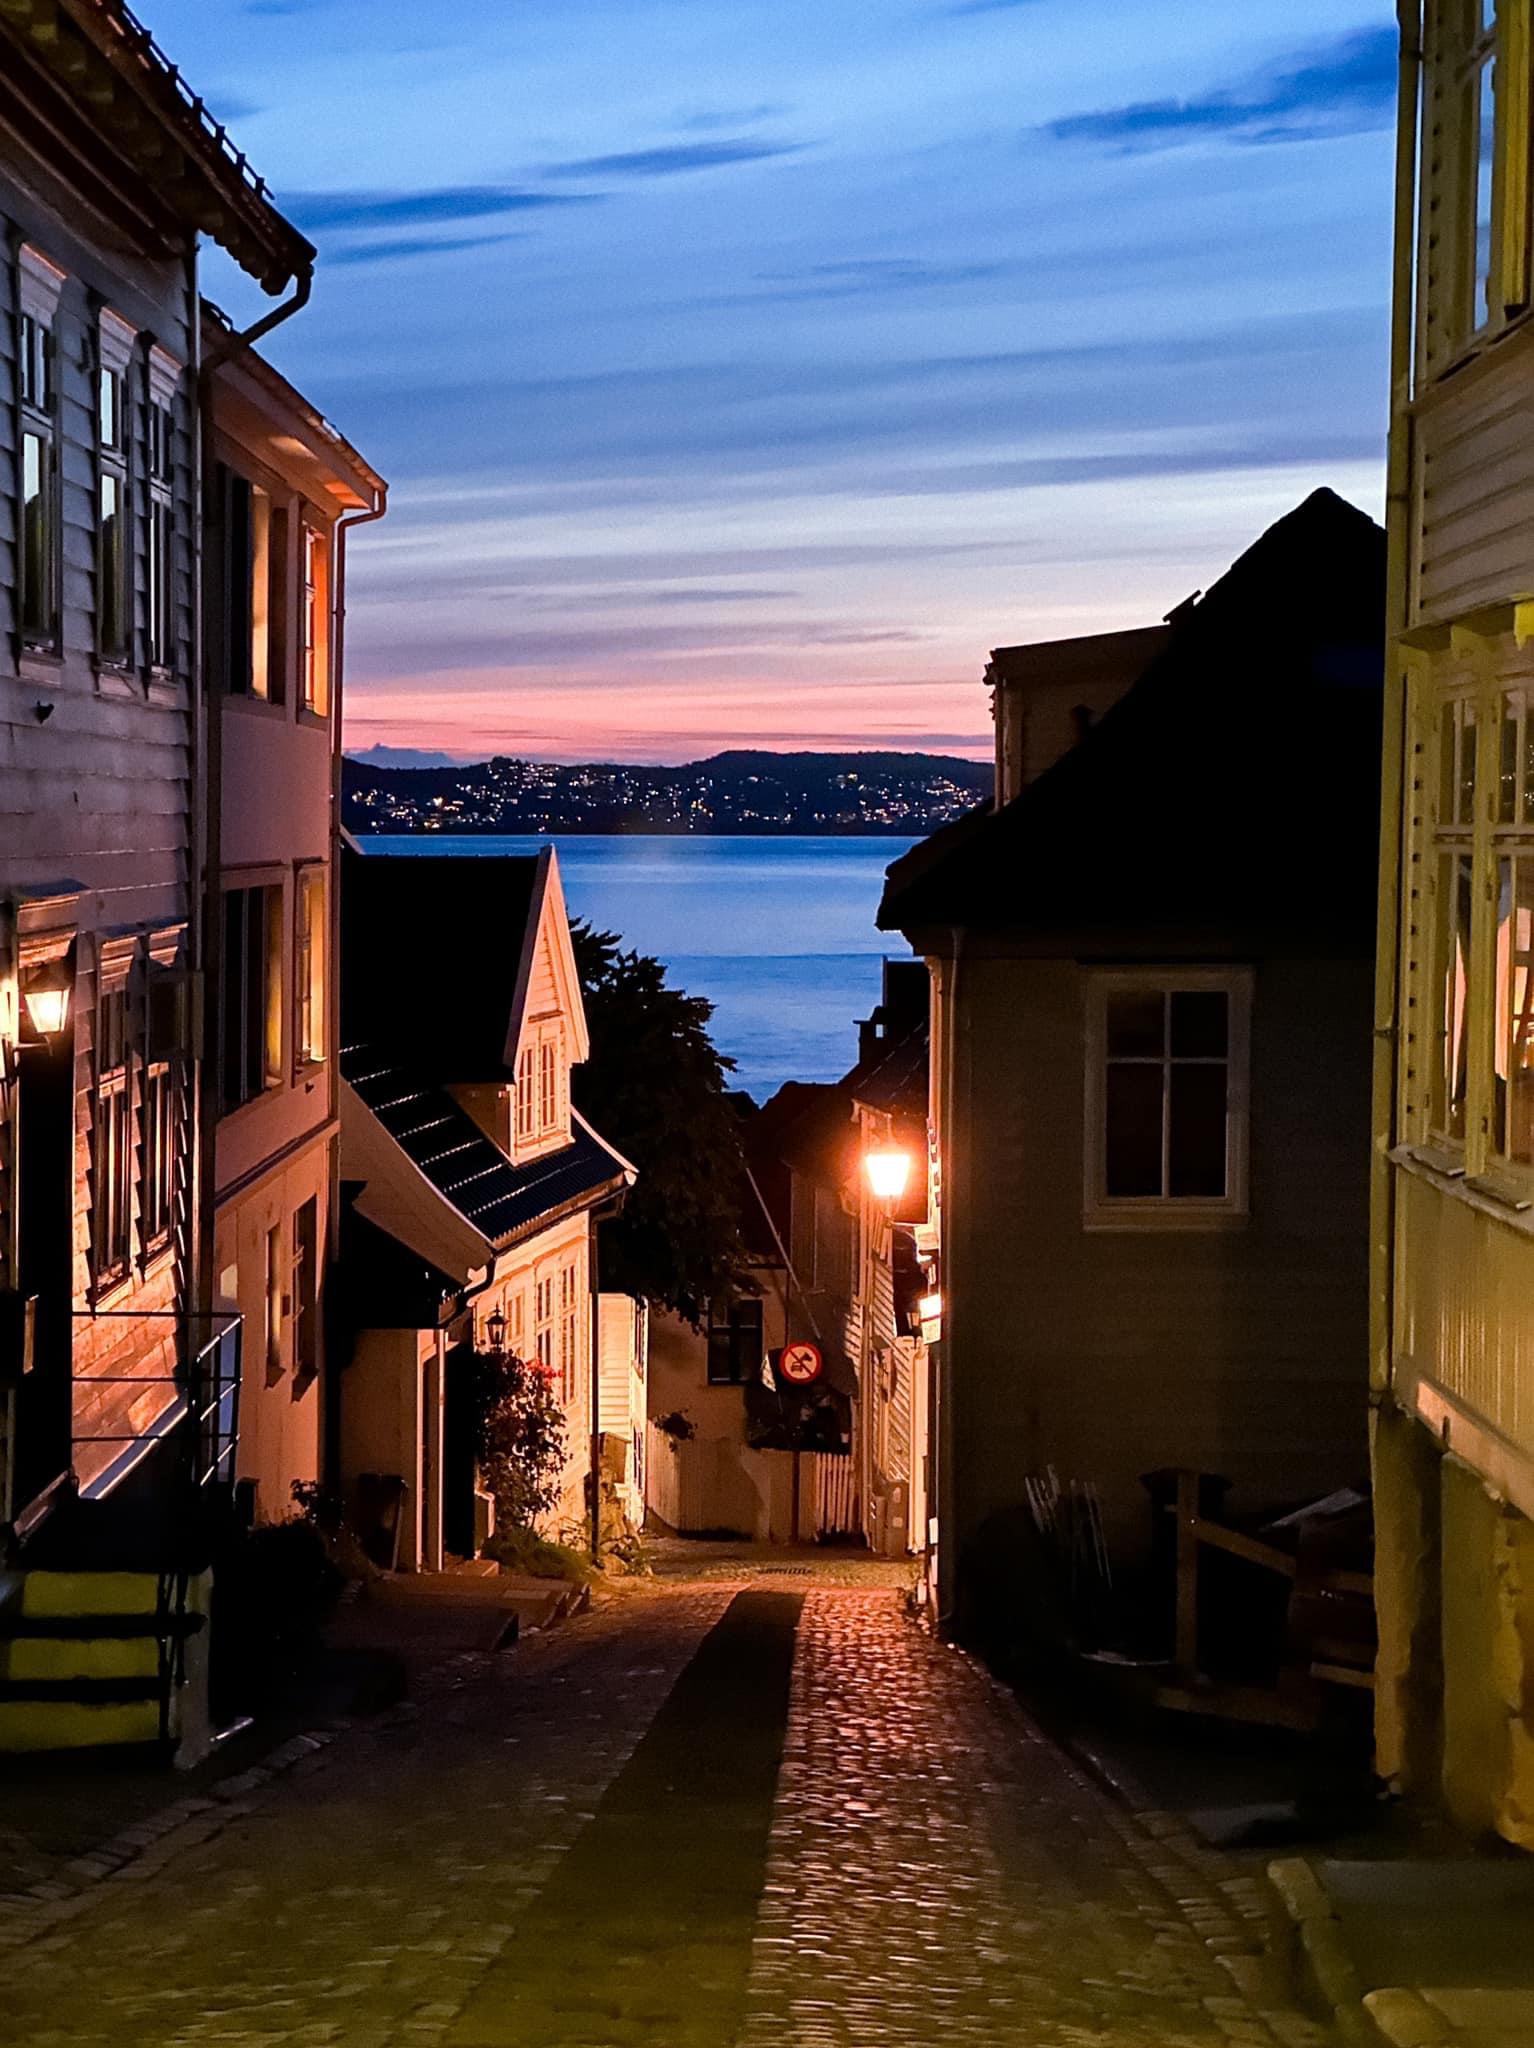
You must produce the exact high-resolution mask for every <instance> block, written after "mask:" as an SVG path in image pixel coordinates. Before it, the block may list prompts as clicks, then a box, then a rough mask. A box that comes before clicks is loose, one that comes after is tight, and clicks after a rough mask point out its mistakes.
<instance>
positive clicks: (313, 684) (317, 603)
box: [303, 526, 330, 718]
mask: <svg viewBox="0 0 1534 2048" xmlns="http://www.w3.org/2000/svg"><path fill="white" fill-rule="evenodd" d="M303 535H304V539H303V571H304V593H303V706H304V709H305V710H306V711H312V712H313V713H314V714H315V716H316V717H317V718H324V717H325V716H326V715H327V713H328V712H329V710H330V673H329V669H330V664H329V637H328V634H327V631H326V613H327V608H328V605H327V600H328V585H329V580H330V578H329V566H330V564H329V544H328V542H327V541H326V538H325V536H324V534H322V533H318V532H316V530H315V529H314V528H313V527H312V526H306V527H305V528H304V529H303Z"/></svg>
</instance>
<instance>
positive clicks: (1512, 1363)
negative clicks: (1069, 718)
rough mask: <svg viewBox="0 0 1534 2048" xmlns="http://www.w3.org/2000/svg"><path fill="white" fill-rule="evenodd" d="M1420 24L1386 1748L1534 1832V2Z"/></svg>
mask: <svg viewBox="0 0 1534 2048" xmlns="http://www.w3.org/2000/svg"><path fill="white" fill-rule="evenodd" d="M1401 22H1402V29H1403V39H1402V50H1401V86H1402V90H1401V96H1400V133H1399V159H1398V177H1397V186H1396V189H1397V192H1398V194H1399V195H1400V208H1399V213H1398V218H1397V224H1396V252H1395V312H1394V326H1393V353H1392V363H1391V399H1392V412H1391V448H1390V540H1391V579H1390V607H1389V609H1390V631H1391V636H1392V639H1391V657H1392V658H1391V669H1390V696H1389V700H1388V705H1387V715H1386V725H1385V749H1384V760H1385V775H1384V802H1385V812H1386V830H1385V833H1384V838H1383V847H1384V859H1383V866H1382V875H1381V896H1380V925H1381V940H1380V980H1379V988H1378V992H1377V997H1376V1013H1375V1034H1376V1044H1377V1048H1378V1058H1377V1068H1376V1093H1375V1130H1374V1137H1375V1148H1374V1170H1375V1182H1374V1200H1375V1212H1374V1245H1375V1263H1374V1271H1373V1282H1374V1285H1373V1290H1372V1293H1373V1302H1374V1309H1375V1323H1374V1329H1373V1333H1372V1343H1371V1347H1370V1349H1371V1367H1372V1371H1371V1385H1372V1399H1373V1404H1374V1473H1375V1502H1376V1520H1377V1531H1378V1544H1377V1566H1376V1591H1377V1603H1378V1612H1379V1630H1380V1653H1379V1661H1378V1667H1377V1673H1376V1701H1377V1724H1376V1725H1377V1738H1378V1767H1379V1769H1380V1771H1381V1773H1382V1775H1383V1776H1385V1777H1386V1778H1388V1779H1389V1780H1391V1781H1392V1782H1393V1783H1394V1784H1396V1785H1397V1786H1398V1787H1399V1788H1401V1789H1402V1790H1404V1791H1406V1792H1409V1793H1415V1794H1420V1795H1423V1796H1429V1797H1435V1798H1437V1797H1441V1798H1442V1799H1444V1800H1445V1801H1446V1802H1447V1805H1448V1808H1449V1810H1450V1812H1451V1813H1452V1814H1453V1816H1454V1817H1455V1818H1456V1819H1457V1820H1458V1821H1460V1822H1461V1823H1462V1824H1463V1825H1464V1826H1465V1827H1467V1828H1469V1829H1470V1830H1472V1831H1473V1832H1476V1833H1483V1832H1489V1831H1491V1830H1496V1831H1498V1832H1500V1833H1501V1834H1503V1835H1504V1836H1507V1837H1508V1838H1510V1839H1511V1840H1514V1841H1516V1842H1519V1843H1521V1844H1522V1845H1523V1846H1525V1847H1534V650H1531V646H1530V642H1531V640H1534V425H1531V412H1530V398H1531V395H1534V283H1531V261H1534V251H1531V237H1534V230H1531V219H1530V187H1531V175H1534V137H1531V132H1530V95H1531V82H1534V81H1531V66H1534V58H1531V54H1530V52H1531V44H1530V36H1531V21H1530V8H1529V5H1528V0H1477V4H1476V5H1474V6H1469V5H1462V4H1458V0H1456V4H1452V5H1451V4H1449V0H1423V4H1403V6H1402V8H1401Z"/></svg>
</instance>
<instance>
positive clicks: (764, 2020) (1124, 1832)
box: [0, 1576, 1321, 2048]
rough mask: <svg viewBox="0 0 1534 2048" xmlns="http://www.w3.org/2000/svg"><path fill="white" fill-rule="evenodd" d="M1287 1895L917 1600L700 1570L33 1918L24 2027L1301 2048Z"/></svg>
mask: <svg viewBox="0 0 1534 2048" xmlns="http://www.w3.org/2000/svg"><path fill="white" fill-rule="evenodd" d="M1265 1911H1266V1909H1265V1907H1264V1904H1263V1902H1262V1900H1261V1898H1260V1897H1259V1896H1258V1894H1257V1892H1256V1888H1255V1886H1254V1884H1253V1883H1252V1882H1251V1880H1249V1879H1246V1878H1243V1877H1240V1876H1238V1875H1235V1874H1232V1873H1230V1872H1229V1871H1227V1870H1226V1869H1225V1868H1224V1867H1223V1866H1221V1865H1220V1864H1219V1863H1218V1862H1216V1861H1215V1860H1214V1859H1211V1858H1209V1857H1208V1856H1207V1855H1206V1856H1200V1854H1199V1853H1198V1852H1197V1851H1195V1850H1194V1849H1193V1848H1192V1845H1191V1844H1190V1843H1188V1842H1186V1841H1184V1840H1182V1839H1181V1838H1180V1837H1178V1835H1177V1833H1176V1830H1175V1829H1174V1828H1173V1827H1172V1824H1171V1823H1170V1822H1168V1821H1165V1820H1163V1819H1161V1818H1159V1817H1157V1816H1141V1817H1132V1816H1130V1815H1128V1814H1126V1813H1124V1812H1123V1811H1121V1810H1120V1809H1119V1808H1118V1807H1117V1806H1116V1805H1115V1804H1114V1803H1113V1802H1112V1801H1111V1800H1110V1799H1109V1798H1108V1797H1107V1796H1106V1795H1105V1794H1103V1793H1101V1792H1100V1791H1099V1790H1098V1789H1097V1788H1096V1786H1095V1785H1093V1784H1092V1783H1090V1782H1089V1781H1087V1780H1085V1779H1083V1778H1082V1777H1081V1776H1080V1775H1079V1774H1078V1773H1077V1771H1076V1770H1075V1768H1074V1767H1073V1766H1072V1765H1071V1764H1070V1763H1069V1762H1068V1761H1067V1760H1066V1759H1065V1758H1064V1757H1062V1755H1061V1754H1060V1753H1059V1751H1058V1750H1056V1749H1055V1748H1054V1747H1053V1746H1052V1745H1051V1744H1049V1743H1047V1742H1045V1741H1044V1740H1043V1739H1041V1738H1040V1737H1039V1736H1038V1735H1037V1733H1036V1732H1035V1731H1034V1730H1033V1729H1032V1728H1031V1727H1030V1726H1029V1725H1028V1723H1027V1722H1026V1720H1025V1719H1024V1718H1023V1717H1022V1716H1021V1715H1020V1714H1019V1713H1018V1712H1017V1710H1016V1709H1015V1707H1014V1706H1013V1704H1012V1703H1011V1701H1010V1699H1009V1698H1008V1697H1007V1696H1006V1695H1005V1694H1003V1693H1002V1692H1001V1691H1000V1690H999V1689H998V1688H996V1687H995V1686H993V1684H992V1683H991V1682H990V1680H989V1679H988V1678H987V1677H986V1676H985V1675H984V1673H983V1672H981V1671H979V1670H978V1669H977V1668H976V1667H975V1666H973V1665H972V1664H971V1663H970V1662H969V1661H968V1660H967V1659H965V1658H963V1657H962V1656H960V1655H958V1654H956V1653H955V1652H953V1651H951V1650H949V1649H946V1648H944V1647H942V1646H941V1645H939V1644H937V1643H935V1642H933V1641H932V1640H931V1639H930V1638H929V1637H928V1636H926V1635H925V1634H923V1633H922V1632H921V1631H920V1630H919V1629H917V1628H916V1627H915V1626H914V1625H913V1624H912V1623H911V1622H910V1621H909V1620H908V1619H907V1618H906V1616H905V1613H904V1611H903V1607H902V1604H901V1601H900V1598H899V1595H898V1594H897V1593H896V1592H894V1591H891V1590H889V1589H888V1588H887V1587H872V1588H863V1587H838V1586H828V1585H824V1584H821V1583H818V1582H816V1581H815V1580H814V1579H813V1578H806V1579H804V1580H802V1581H799V1582H796V1581H795V1580H794V1579H793V1578H790V1577H782V1576H780V1577H766V1576H764V1577H758V1578H756V1579H754V1580H753V1581H750V1582H748V1583H745V1584H742V1582H740V1581H735V1582H723V1581H716V1580H713V1579H709V1580H707V1581H706V1582H700V1583H692V1584H688V1583H681V1582H676V1583H672V1584H669V1585H667V1586H664V1587H662V1588H659V1589H657V1590H656V1591H655V1592H653V1593H652V1594H648V1595H641V1596H637V1597H635V1598H632V1599H628V1600H624V1601H615V1602H613V1603H611V1604H609V1605H606V1606H605V1607H602V1608H600V1609H599V1610H597V1611H596V1612H594V1613H592V1614H590V1615H587V1616H585V1617H583V1618H582V1619H580V1620H578V1621H576V1622H573V1623H571V1624H569V1625H567V1626H566V1627H565V1628H563V1629H562V1630H560V1631H558V1632H556V1633H552V1634H549V1635H545V1636H541V1637H537V1638H534V1639H532V1640H530V1641H527V1642H525V1643H524V1644H523V1645H522V1646H521V1647H520V1648H518V1649H516V1650H515V1651H513V1652H510V1653H507V1654H504V1655H501V1656H499V1657H491V1656H488V1655H487V1656H473V1657H465V1658H460V1659H458V1660H456V1661H455V1662H454V1663H452V1664H451V1665H449V1666H446V1667H444V1668H443V1669H442V1670H441V1671H440V1672H438V1673H437V1674H436V1676H435V1678H434V1679H433V1681H432V1682H431V1684H430V1685H429V1686H428V1687H426V1688H425V1689H424V1690H423V1692H422V1694H421V1696H420V1698H419V1699H418V1700H417V1701H416V1702H414V1703H412V1705H411V1706H409V1707H407V1708H403V1709H398V1710H395V1711H394V1712H392V1713H391V1714H389V1715H387V1716H386V1717H384V1718H383V1719H382V1720H381V1721H376V1722H373V1723H370V1724H367V1725H365V1726H362V1727H359V1728H357V1729H354V1730H352V1731H349V1732H347V1733H346V1734H344V1735H343V1736H341V1737H340V1738H339V1739H338V1740H336V1741H335V1742H333V1743H331V1744H329V1745H328V1746H326V1747H325V1748H323V1749H320V1750H316V1751H315V1752H314V1753H313V1754H311V1755H306V1756H305V1757H304V1758H303V1759H302V1760H301V1761H300V1762H298V1763H297V1764H296V1765H295V1766H294V1767H293V1768H292V1769H291V1770H289V1771H287V1772H286V1773H285V1774H284V1775H282V1776H280V1777H277V1778H274V1779H272V1780H270V1781H269V1782H267V1783H265V1784H263V1785H257V1786H255V1787H253V1788H252V1790H251V1791H250V1793H249V1795H248V1796H246V1797H244V1798H240V1797H235V1798H234V1799H232V1800H229V1801H227V1802H225V1803H224V1804H222V1805H220V1806H218V1807H217V1808H216V1810H210V1811H209V1812H207V1813H205V1814H204V1815H202V1816H201V1817H200V1820H199V1823H198V1824H195V1825H189V1826H188V1827H186V1828H183V1829H181V1830H178V1831H177V1832H176V1833H174V1834H172V1835H168V1836H164V1837H162V1838H161V1839H160V1840H159V1841H158V1842H156V1843H153V1844H152V1845H150V1846H147V1847H146V1848H145V1850H144V1853H142V1854H141V1855H139V1856H137V1857H136V1858H135V1859H134V1860H132V1861H130V1862H129V1863H127V1864H126V1865H124V1866H123V1867H122V1868H121V1869H120V1870H118V1871H117V1872H115V1874H111V1875H107V1876H104V1877H103V1878H102V1879H101V1880H100V1881H99V1882H97V1883H95V1884H93V1885H90V1886H89V1887H88V1888H87V1889H85V1890H84V1891H82V1892H81V1893H80V1894H79V1895H78V1896H77V1897H75V1898H71V1899H68V1900H63V1901H55V1902H53V1903H52V1904H46V1903H43V1902H39V1903H38V1905H37V1907H36V1911H35V1914H34V1915H33V1917H32V1918H31V1919H27V1918H25V1917H24V1916H23V1917H17V1918H15V1919H14V1920H13V1921H12V1923H11V1924H10V1925H9V1928H8V1929H7V1930H5V1932H4V1935H3V1938H4V1939H5V1941H6V1943H7V1946H8V1947H9V1951H10V1952H9V1954H8V1955H7V1956H6V1959H5V1965H4V1967H5V1982H6V1992H5V2018H4V2021H3V2023H0V2038H3V2039H4V2040H5V2041H6V2042H7V2043H10V2044H14V2048H44V2044H49V2048H82V2044H85V2043H99V2044H103V2048H104V2044H107V2043H111V2044H122V2048H127V2044H133V2048H137V2044H145V2048H148V2044H154V2048H182V2044H185V2048H191V2044H194V2043H196V2044H202V2043H207V2042H214V2041H218V2042H228V2043H247V2044H256V2043H261V2044H270V2048H277V2044H293V2048H297V2044H300V2043H305V2044H310V2043H312V2044H316V2048H319V2044H335V2048H393V2044H406V2043H410V2044H422V2048H436V2044H442V2048H492V2044H502V2043H504V2044H511V2043H516V2044H518V2048H618V2044H629V2043H635V2042H641V2041H643V2042H649V2043H654V2044H656V2048H735V2044H737V2043H740V2044H746V2048H769V2044H771V2048H884V2044H907V2043H909V2044H917V2043H920V2044H923V2048H949V2044H952V2048H961V2044H963V2048H971V2044H973V2048H989V2044H998V2048H999V2044H1004V2043H1005V2044H1013V2043H1017V2044H1024V2043H1026V2044H1027V2048H1091V2044H1104V2048H1142V2044H1143V2048H1150V2044H1152V2043H1156V2044H1173V2048H1176V2044H1187V2048H1204V2044H1208V2048H1221V2044H1224V2043H1227V2042H1229V2043H1246V2042H1250V2043H1254V2044H1264V2043H1267V2044H1282V2048H1309V2044H1312V2043H1315V2042H1318V2041H1319V2040H1320V2039H1321V2036H1320V2033H1319V2030H1317V2029H1316V2028H1315V2027H1313V2026H1312V2025H1311V2024H1310V2023H1309V2022H1308V2021H1307V2020H1305V2019H1304V2018H1302V2017H1301V2016H1300V2015H1299V2014H1297V2013H1296V2012H1294V2011H1293V2010H1291V2009H1290V2008H1289V2007H1288V2005H1287V2004H1286V2002H1285V2000H1284V1998H1283V1996H1282V1994H1281V1993H1280V1992H1278V1991H1277V1990H1275V1989H1274V1988H1273V1987H1272V1985H1271V1984H1270V1982H1269V1979H1268V1975H1267V1971H1266V1968H1265V1965H1264V1963H1263V1960H1262V1957H1261V1954H1260V1950H1261V1947H1262V1937H1263V1933H1264V1928H1265Z"/></svg>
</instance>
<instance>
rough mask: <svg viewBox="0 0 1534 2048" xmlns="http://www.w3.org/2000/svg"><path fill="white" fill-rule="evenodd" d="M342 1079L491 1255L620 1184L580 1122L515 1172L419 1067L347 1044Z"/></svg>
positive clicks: (618, 1173) (620, 1176) (619, 1170)
mask: <svg viewBox="0 0 1534 2048" xmlns="http://www.w3.org/2000/svg"><path fill="white" fill-rule="evenodd" d="M341 1073H342V1076H343V1077H344V1079H346V1080H347V1081H349V1082H350V1083H351V1085H352V1087H353V1088H354V1089H355V1090H356V1092H357V1094H358V1096H359V1097H360V1098H361V1100H362V1102H363V1103H364V1104H365V1105H366V1107H367V1108H368V1109H370V1110H371V1111H372V1112H373V1114H374V1116H376V1117H377V1119H378V1121H379V1122H380V1123H381V1124H382V1125H383V1127H384V1129H385V1130H386V1131H387V1132H388V1133H389V1136H390V1137H391V1138H393V1140H394V1142H395V1143H396V1144H397V1145H398V1146H399V1147H400V1149H401V1150H402V1151H403V1152H404V1153H405V1155H406V1157H407V1158H409V1159H410V1160H411V1161H413V1163H414V1164H415V1165H416V1166H417V1167H419V1168H420V1170H421V1172H422V1173H423V1174H424V1175H425V1176H426V1178H427V1180H429V1181H430V1182H431V1184H432V1186H433V1187H434V1188H436V1189H437V1191H438V1193H439V1194H441V1195H442V1196H444V1197H445V1199H446V1200H447V1201H449V1202H451V1203H452V1205H453V1207H454V1208H455V1209H456V1210H457V1211H458V1212H459V1214H460V1215H461V1216H464V1217H467V1219H468V1221H469V1222H470V1223H472V1224H473V1225H474V1227H475V1229H476V1230H478V1231H480V1232H481V1233H482V1234H483V1235H484V1236H485V1237H486V1238H488V1239H489V1240H490V1242H491V1243H492V1244H493V1245H494V1246H495V1247H496V1248H497V1250H500V1249H503V1248H504V1247H505V1246H506V1245H508V1244H510V1243H512V1242H513V1241H514V1240H515V1239H516V1238H518V1237H520V1236H523V1235H525V1234H526V1233H527V1232H529V1231H531V1230H534V1229H542V1228H545V1227H546V1226H547V1225H548V1224H549V1223H550V1222H551V1221H553V1219H554V1218H555V1217H556V1216H558V1215H559V1214H561V1213H563V1212H566V1211H569V1210H572V1209H577V1208H583V1207H588V1206H589V1205H590V1204H591V1203H592V1202H594V1201H596V1200H597V1199H598V1198H599V1197H600V1196H601V1195H603V1194H604V1193H606V1192H607V1191H609V1190H613V1191H616V1190H617V1189H618V1188H620V1187H623V1186H624V1185H626V1179H627V1176H626V1174H625V1172H624V1169H623V1167H622V1165H621V1164H620V1163H619V1161H618V1160H617V1159H616V1158H615V1157H614V1155H613V1154H612V1153H611V1152H609V1151H608V1149H607V1147H606V1146H605V1145H604V1144H602V1143H601V1141H600V1140H599V1139H598V1138H597V1137H595V1136H594V1135H593V1133H592V1132H591V1131H590V1130H588V1129H587V1127H586V1126H585V1125H584V1124H583V1123H582V1122H581V1121H580V1120H579V1118H576V1119H575V1120H574V1123H573V1130H574V1137H573V1139H572V1141H571V1143H570V1144H568V1145H565V1146H562V1147H561V1148H560V1150H559V1151H557V1152H548V1153H545V1154H544V1155H543V1156H542V1157H541V1158H539V1159H531V1160H529V1161H528V1162H527V1163H526V1165H524V1166H517V1165H514V1164H513V1162H512V1161H511V1160H510V1159H508V1158H507V1156H506V1154H505V1153H504V1152H503V1151H502V1150H501V1149H500V1147H499V1146H498V1145H497V1144H495V1143H494V1141H493V1140H492V1139H490V1138H488V1137H487V1136H486V1135H485V1133H484V1132H483V1131H482V1130H481V1129H480V1128H479V1126H478V1124H476V1123H475V1121H474V1119H473V1118H472V1117H471V1116H470V1115H469V1114H468V1112H467V1111H466V1110H464V1109H462V1108H460V1107H459V1105H458V1103H457V1102H456V1101H455V1100H454V1099H453V1097H452V1095H451V1094H450V1093H449V1092H448V1090H447V1089H446V1088H445V1087H444V1086H442V1085H441V1083H439V1082H436V1081H433V1080H431V1079H429V1078H428V1077H427V1076H426V1075H425V1074H424V1073H422V1072H421V1070H420V1069H419V1068H418V1067H412V1066H408V1065H406V1064H405V1063H403V1062H402V1061H400V1060H398V1059H396V1058H394V1057H393V1056H392V1055H391V1054H390V1053H388V1052H387V1051H384V1050H381V1049H379V1048H376V1047H373V1046H368V1045H349V1046H343V1047H342V1049H341Z"/></svg>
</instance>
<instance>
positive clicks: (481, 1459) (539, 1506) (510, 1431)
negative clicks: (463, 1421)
mask: <svg viewBox="0 0 1534 2048" xmlns="http://www.w3.org/2000/svg"><path fill="white" fill-rule="evenodd" d="M474 1424H475V1445H474V1452H475V1458H476V1460H477V1462H478V1465H479V1471H480V1478H481V1480H482V1481H483V1483H484V1485H485V1487H486V1489H487V1490H488V1491H489V1492H490V1493H491V1494H492V1495H493V1497H494V1499H495V1517H496V1526H497V1528H498V1529H499V1528H501V1527H502V1526H507V1527H510V1528H522V1529H527V1528H530V1527H531V1525H532V1524H533V1522H534V1521H535V1520H536V1519H537V1518H538V1516H539V1515H545V1514H547V1513H548V1511H549V1509H550V1508H551V1507H553V1505H554V1503H555V1501H556V1500H558V1498H559V1479H560V1474H561V1473H562V1472H563V1470H564V1464H565V1418H564V1411H563V1409H562V1408H561V1407H560V1405H559V1401H558V1398H557V1397H556V1395H555V1392H554V1386H553V1381H552V1379H551V1378H550V1376H549V1374H548V1373H547V1372H545V1371H544V1369H543V1368H542V1366H540V1365H539V1364H538V1363H537V1362H536V1361H534V1362H533V1363H531V1364H529V1363H528V1361H527V1360H526V1359H522V1358H515V1357H513V1356H512V1355H511V1354H510V1353H509V1352H497V1351H477V1352H476V1353H475V1354H474Z"/></svg>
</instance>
